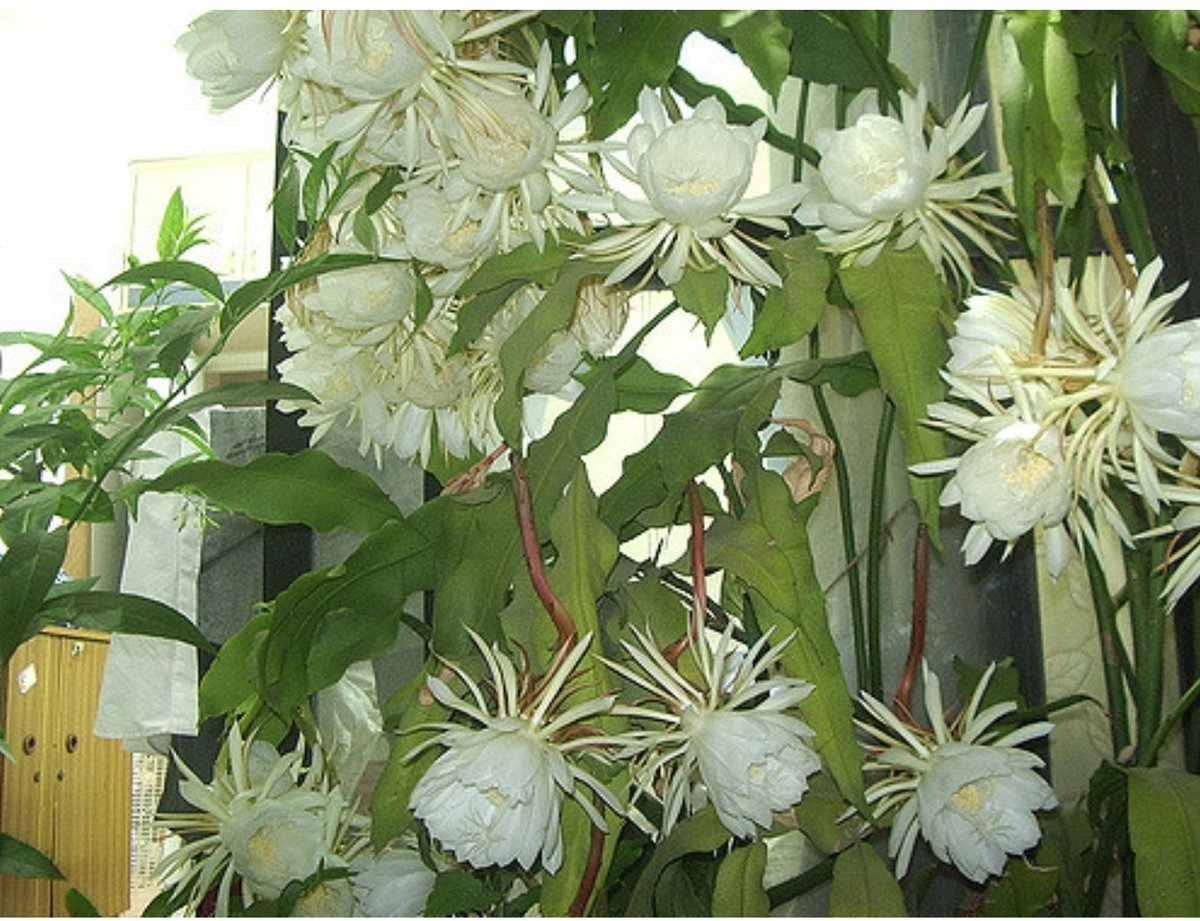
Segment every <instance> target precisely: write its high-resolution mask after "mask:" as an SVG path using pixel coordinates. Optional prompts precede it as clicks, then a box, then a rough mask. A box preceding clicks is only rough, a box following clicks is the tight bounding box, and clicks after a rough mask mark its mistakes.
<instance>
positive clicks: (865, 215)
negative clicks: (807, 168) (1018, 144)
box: [796, 87, 1009, 283]
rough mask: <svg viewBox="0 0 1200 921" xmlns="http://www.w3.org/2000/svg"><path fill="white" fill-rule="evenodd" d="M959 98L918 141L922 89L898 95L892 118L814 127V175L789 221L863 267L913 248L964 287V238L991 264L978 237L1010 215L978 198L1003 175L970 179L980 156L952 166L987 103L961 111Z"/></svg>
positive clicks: (967, 270)
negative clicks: (892, 251) (890, 248)
mask: <svg viewBox="0 0 1200 921" xmlns="http://www.w3.org/2000/svg"><path fill="white" fill-rule="evenodd" d="M968 101H969V100H968V99H963V101H962V102H961V103H960V104H959V106H958V108H957V109H956V110H955V112H954V114H953V115H952V116H951V117H950V120H949V121H948V122H947V123H946V126H945V127H942V126H940V125H939V126H937V127H935V128H934V129H933V132H932V134H931V136H930V138H929V139H928V141H927V140H926V138H925V131H924V119H925V91H924V88H923V87H922V88H921V89H920V90H919V91H918V93H917V96H916V97H915V98H913V97H912V96H909V95H907V94H904V95H903V96H902V97H901V113H900V118H899V119H897V118H894V117H892V116H885V115H878V114H875V113H868V114H866V115H862V116H861V117H860V118H859V119H858V121H857V122H855V124H854V125H852V126H850V127H848V128H843V129H842V130H840V131H828V130H825V131H820V132H818V133H817V134H816V136H815V137H814V139H813V144H814V146H815V147H816V148H817V150H818V151H819V152H820V153H821V165H820V169H819V170H818V172H817V173H816V174H814V175H813V176H812V177H811V178H810V179H809V180H808V181H807V182H806V183H805V186H804V198H803V202H802V204H801V207H800V208H799V209H798V210H797V211H796V220H798V221H799V222H800V223H802V224H805V225H807V226H809V227H815V228H817V231H816V233H817V238H818V239H819V240H820V241H821V244H822V246H823V247H824V248H825V249H826V250H827V251H829V252H833V253H845V254H849V255H850V257H851V258H852V259H857V260H858V261H859V262H861V263H863V264H869V263H870V262H871V261H872V260H874V259H875V257H876V256H878V255H879V253H880V251H881V250H882V249H883V246H884V244H885V243H887V242H888V241H889V240H894V243H895V246H896V248H897V249H907V248H909V247H911V246H914V245H917V244H919V245H920V246H921V249H922V250H923V251H924V252H925V255H926V256H928V257H929V261H930V262H932V263H933V265H934V266H936V267H937V269H938V271H939V272H942V271H944V267H945V266H946V265H948V266H949V267H950V269H951V270H952V271H953V272H954V273H956V274H957V275H958V276H959V277H960V278H961V279H963V280H965V281H966V282H968V283H969V282H970V280H971V277H972V274H971V262H970V258H969V257H968V256H967V252H966V249H965V248H964V247H963V244H962V242H961V241H960V240H959V239H958V235H962V236H963V237H965V238H966V239H967V240H969V241H970V242H972V243H974V244H975V245H976V246H977V247H979V249H980V250H982V251H983V252H984V253H985V254H986V255H988V256H990V257H991V258H993V259H999V256H998V255H997V254H996V251H995V249H994V247H993V246H992V244H991V243H990V242H989V241H988V239H987V237H986V236H985V231H990V232H996V229H995V228H994V227H992V226H991V225H990V224H989V223H988V222H987V221H986V220H985V218H987V217H1006V216H1008V215H1009V212H1008V211H1007V209H1005V208H1004V207H1003V206H1002V205H1001V204H1000V203H999V202H998V201H996V200H995V199H993V198H991V197H989V196H984V195H982V193H984V192H986V191H987V190H989V189H996V188H999V187H1000V186H1003V185H1004V184H1005V183H1006V182H1007V181H1008V176H1007V175H1006V174H1004V173H987V174H984V175H978V176H969V175H968V174H969V172H970V170H971V169H972V168H973V167H974V166H975V165H976V164H977V163H978V162H979V159H980V158H975V159H974V160H972V161H970V162H968V163H964V164H961V165H958V166H955V167H953V168H951V166H950V158H951V157H953V156H954V155H955V154H957V153H958V152H959V150H961V149H962V147H963V145H965V144H966V143H967V141H968V140H970V138H971V136H972V135H973V134H974V133H975V132H976V130H977V129H978V128H979V125H980V123H981V122H982V121H983V116H984V112H985V109H986V106H984V105H982V104H981V105H977V106H973V107H972V108H970V109H969V110H968V108H967V104H968Z"/></svg>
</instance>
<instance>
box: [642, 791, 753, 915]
mask: <svg viewBox="0 0 1200 921" xmlns="http://www.w3.org/2000/svg"><path fill="white" fill-rule="evenodd" d="M732 837H733V835H732V834H731V833H730V831H729V829H727V828H726V827H725V826H724V825H722V824H721V820H720V819H718V818H717V813H716V810H715V809H713V808H712V807H711V806H709V807H707V808H705V809H702V810H701V811H700V812H697V813H696V814H695V815H692V816H689V817H688V818H686V819H684V820H683V821H682V822H680V823H679V824H678V825H676V826H675V828H674V829H672V830H671V834H669V835H667V837H666V838H665V839H664V840H663V841H662V842H660V843H659V845H658V846H657V847H656V848H655V849H654V850H653V852H652V853H651V856H650V861H649V862H648V863H647V864H646V866H645V868H644V869H643V870H642V873H641V875H640V876H639V877H638V881H637V885H636V886H635V887H634V890H633V895H632V896H631V897H630V900H629V907H628V908H627V909H626V911H625V913H626V914H627V915H630V916H632V917H640V918H648V917H650V916H651V915H654V914H655V906H654V890H655V887H656V885H657V883H658V878H659V877H660V876H661V875H662V872H663V870H664V869H666V867H667V866H668V865H670V864H672V863H674V862H675V861H677V860H679V859H680V858H682V857H685V856H687V855H688V854H703V853H706V852H709V851H715V850H717V848H719V847H722V846H723V845H724V844H725V843H726V842H727V841H728V840H729V839H730V838H732Z"/></svg>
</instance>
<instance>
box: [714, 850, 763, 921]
mask: <svg viewBox="0 0 1200 921" xmlns="http://www.w3.org/2000/svg"><path fill="white" fill-rule="evenodd" d="M766 867H767V845H766V843H765V842H763V841H758V842H756V843H754V844H751V845H749V846H748V847H739V848H735V849H734V850H732V851H730V852H729V853H728V854H727V855H726V856H725V859H724V860H722V861H721V866H720V867H719V868H718V869H717V882H716V885H715V886H713V903H712V913H713V917H716V918H765V917H766V916H767V915H768V914H770V912H771V900H770V898H768V897H767V891H766V890H765V889H764V888H763V870H765V869H766Z"/></svg>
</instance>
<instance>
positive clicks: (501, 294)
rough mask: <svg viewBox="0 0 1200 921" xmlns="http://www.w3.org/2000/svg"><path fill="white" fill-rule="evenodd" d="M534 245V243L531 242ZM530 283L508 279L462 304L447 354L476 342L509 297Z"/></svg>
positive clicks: (454, 353) (459, 350)
mask: <svg viewBox="0 0 1200 921" xmlns="http://www.w3.org/2000/svg"><path fill="white" fill-rule="evenodd" d="M529 245H530V246H532V245H533V244H529ZM527 284H528V282H527V281H524V280H515V281H506V282H504V283H503V284H500V285H497V286H495V287H489V288H487V289H486V290H484V291H480V292H479V293H478V294H476V295H475V296H473V297H472V298H471V299H470V300H468V301H467V302H466V303H464V304H463V305H462V307H461V308H459V311H458V325H457V326H456V327H455V330H454V335H453V336H451V337H450V345H449V347H448V348H447V349H446V354H447V355H451V356H453V355H457V354H458V353H459V352H461V351H462V350H463V349H465V348H466V347H467V346H468V345H470V344H471V343H472V342H474V341H475V340H476V339H477V338H478V337H479V335H480V333H482V332H483V331H484V329H485V328H487V325H488V323H490V322H491V320H492V317H494V316H495V315H496V314H498V313H499V312H500V311H501V310H503V309H504V307H505V305H506V304H508V302H509V298H511V297H512V296H513V295H514V294H516V293H517V292H518V291H520V290H521V289H522V288H524V287H525V286H526V285H527Z"/></svg>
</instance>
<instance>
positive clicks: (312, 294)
mask: <svg viewBox="0 0 1200 921" xmlns="http://www.w3.org/2000/svg"><path fill="white" fill-rule="evenodd" d="M296 297H297V298H298V299H299V300H300V302H301V303H302V304H303V306H304V308H305V309H307V310H315V311H317V312H319V313H322V314H324V315H325V316H326V317H328V318H329V320H330V321H331V322H332V323H333V324H334V325H336V326H339V327H341V328H342V329H344V330H352V331H371V332H373V333H375V334H376V336H377V335H378V334H379V333H380V331H381V330H382V329H383V328H385V327H387V326H389V325H391V324H395V323H398V322H400V321H401V320H403V319H404V318H405V317H406V316H407V315H408V314H409V312H410V311H411V310H412V307H413V302H414V300H415V299H416V282H415V281H414V280H413V275H412V269H411V267H410V266H409V265H408V263H394V262H391V263H378V264H374V265H363V266H358V267H356V268H353V269H342V270H339V271H337V272H329V273H327V274H325V275H322V276H320V277H319V278H318V279H316V286H315V287H314V288H312V289H309V290H307V291H302V292H298V293H297V294H296Z"/></svg>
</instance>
